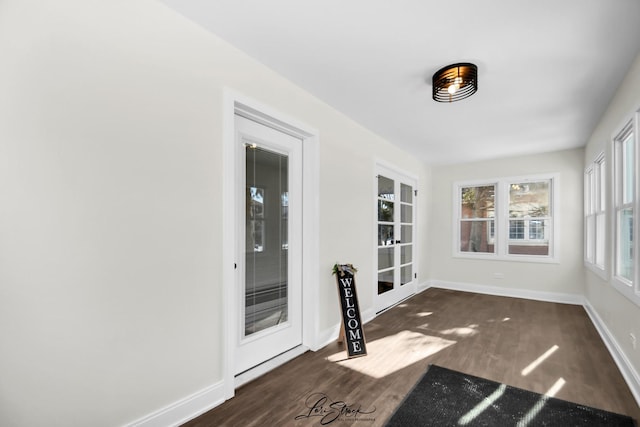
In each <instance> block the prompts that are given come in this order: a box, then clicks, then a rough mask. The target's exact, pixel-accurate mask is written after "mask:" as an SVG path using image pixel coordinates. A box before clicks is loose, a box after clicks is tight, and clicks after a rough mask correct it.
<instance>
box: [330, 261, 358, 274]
mask: <svg viewBox="0 0 640 427" xmlns="http://www.w3.org/2000/svg"><path fill="white" fill-rule="evenodd" d="M357 271H358V269H357V268H355V267H354V266H353V264H334V265H333V274H339V275H340V276H344V274H345V273H349V274H351V275H354V274H356V272H357Z"/></svg>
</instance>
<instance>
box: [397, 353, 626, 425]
mask: <svg viewBox="0 0 640 427" xmlns="http://www.w3.org/2000/svg"><path fill="white" fill-rule="evenodd" d="M386 425H387V427H392V426H398V427H411V426H492V427H493V426H498V427H502V426H563V427H569V426H589V427H592V426H636V423H635V421H634V420H633V419H632V418H631V417H628V416H626V415H620V414H615V413H613V412H607V411H603V410H600V409H595V408H590V407H588V406H583V405H578V404H575V403H571V402H567V401H565V400H560V399H556V398H553V397H548V396H544V395H541V394H538V393H534V392H531V391H527V390H523V389H520V388H516V387H511V386H508V385H505V384H500V383H497V382H494V381H490V380H486V379H484V378H479V377H474V376H472V375H466V374H463V373H461V372H457V371H453V370H450V369H446V368H442V367H440V366H436V365H430V366H429V369H428V370H427V372H426V373H425V374H424V376H423V377H422V379H421V380H420V381H419V382H418V384H417V385H416V386H415V387H414V388H413V390H412V391H411V392H409V394H408V395H407V397H405V399H404V400H403V402H402V403H401V404H400V406H399V407H398V408H397V409H396V412H395V413H394V414H393V415H392V416H391V418H390V419H389V420H388V421H387V424H386Z"/></svg>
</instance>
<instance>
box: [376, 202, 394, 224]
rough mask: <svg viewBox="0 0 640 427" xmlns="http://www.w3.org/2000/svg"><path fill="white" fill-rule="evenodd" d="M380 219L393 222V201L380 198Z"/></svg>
mask: <svg viewBox="0 0 640 427" xmlns="http://www.w3.org/2000/svg"><path fill="white" fill-rule="evenodd" d="M378 221H383V222H393V202H390V201H388V200H378Z"/></svg>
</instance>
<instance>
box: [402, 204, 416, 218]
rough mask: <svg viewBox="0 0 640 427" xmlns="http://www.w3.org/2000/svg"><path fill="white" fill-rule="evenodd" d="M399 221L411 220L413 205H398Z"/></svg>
mask: <svg viewBox="0 0 640 427" xmlns="http://www.w3.org/2000/svg"><path fill="white" fill-rule="evenodd" d="M400 221H401V222H412V221H413V206H412V205H402V206H400Z"/></svg>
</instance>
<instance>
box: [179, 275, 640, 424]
mask: <svg viewBox="0 0 640 427" xmlns="http://www.w3.org/2000/svg"><path fill="white" fill-rule="evenodd" d="M365 335H366V339H367V350H368V355H367V356H365V357H360V358H354V359H346V353H345V352H344V350H343V347H342V346H341V345H338V344H337V343H332V344H330V345H328V346H326V347H325V348H323V349H321V350H319V351H317V352H307V353H305V354H303V355H302V356H300V357H298V358H296V359H294V360H292V361H291V362H289V363H287V364H285V365H283V366H281V367H279V368H277V369H275V370H273V371H271V372H269V373H268V374H266V375H264V376H262V377H260V378H258V379H257V380H255V381H253V382H251V383H249V384H247V385H245V386H243V387H241V388H239V389H238V390H236V396H235V397H234V398H233V399H231V400H229V401H227V402H225V403H224V404H222V405H221V406H219V407H217V408H214V409H213V410H211V411H209V412H207V413H205V414H203V415H202V416H200V417H198V418H196V419H194V420H192V421H190V422H188V423H187V424H185V426H189V427H202V426H242V427H245V426H247V427H248V426H300V427H302V426H305V427H306V426H319V425H323V424H321V423H322V421H323V419H322V418H321V417H319V416H313V415H315V413H314V411H313V410H312V408H313V407H314V404H316V403H317V402H318V401H320V403H322V402H323V401H322V400H321V398H322V397H325V396H326V397H327V399H328V400H327V401H326V402H325V403H324V405H325V408H327V407H328V405H329V404H330V403H331V402H346V403H347V404H348V405H349V408H350V409H351V410H353V411H356V412H349V411H345V413H344V414H343V415H341V417H340V418H338V419H336V420H335V421H333V422H330V423H328V425H338V426H340V425H353V426H358V427H374V426H382V425H384V424H385V422H386V420H387V418H389V416H390V415H391V414H392V413H393V411H394V410H395V408H396V406H397V405H398V404H399V403H400V402H401V400H402V399H403V398H404V396H405V395H406V394H407V393H408V392H409V391H410V390H411V388H412V387H413V385H414V384H415V383H416V382H417V381H418V380H419V379H420V377H421V376H422V374H423V373H424V372H425V370H426V369H427V367H428V366H429V364H432V363H433V364H437V365H440V366H443V367H446V368H450V369H455V370H458V371H461V372H465V373H468V374H471V375H476V376H480V377H484V378H488V379H491V380H494V381H499V382H503V383H506V384H509V385H512V386H515V387H520V388H524V389H527V390H531V391H535V392H537V393H546V392H548V391H549V390H550V389H552V387H554V385H555V386H556V388H557V387H558V386H560V385H561V388H560V389H559V391H557V393H556V394H555V397H557V398H560V399H564V400H569V401H572V402H576V403H580V404H584V405H589V406H593V407H597V408H600V409H604V410H608V411H612V412H618V413H621V414H626V415H630V416H632V417H633V418H635V419H636V420H640V408H639V407H638V405H637V403H636V401H635V400H634V398H633V396H632V394H631V392H630V391H629V388H628V387H627V385H626V383H625V382H624V379H623V378H622V375H621V374H620V372H619V370H618V368H617V366H616V364H615V362H614V361H613V359H612V358H611V356H610V355H609V353H608V351H607V349H606V347H605V345H604V343H603V342H602V340H601V339H600V336H599V335H598V332H597V331H596V329H595V327H594V326H593V324H592V323H591V321H590V319H589V317H588V316H587V314H586V312H585V311H584V309H583V308H582V307H581V306H574V305H567V304H555V303H547V302H539V301H531V300H524V299H518V298H507V297H496V296H489V295H482V294H474V293H467V292H457V291H450V290H443V289H435V288H431V289H428V290H426V291H424V292H422V293H421V294H418V295H416V296H414V297H413V298H411V299H409V300H407V301H405V302H404V303H402V304H400V305H398V306H396V307H394V308H393V309H391V310H388V311H386V312H384V313H382V314H381V315H379V316H378V317H377V318H376V319H374V320H373V321H371V322H369V323H368V324H367V325H365ZM545 354H546V357H545V358H543V359H542V358H541V356H543V355H545ZM539 359H542V360H539ZM536 360H539V363H538V364H537V365H535V364H533V362H535V361H536ZM527 368H529V369H528V371H524V372H523V370H525V369H527ZM358 409H359V410H360V412H361V413H357V410H358ZM366 412H369V413H366ZM308 415H311V416H309V417H307V416H308ZM324 415H329V417H330V418H326V419H324V422H325V423H326V422H328V421H330V419H331V417H332V416H333V414H332V413H328V414H327V413H325V414H324ZM356 420H357V421H356Z"/></svg>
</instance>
